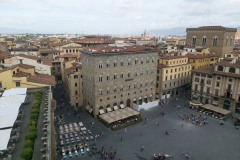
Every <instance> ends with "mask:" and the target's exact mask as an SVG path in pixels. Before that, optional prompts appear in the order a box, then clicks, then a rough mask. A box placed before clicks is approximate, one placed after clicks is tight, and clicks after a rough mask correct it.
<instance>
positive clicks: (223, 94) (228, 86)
mask: <svg viewBox="0 0 240 160" xmlns="http://www.w3.org/2000/svg"><path fill="white" fill-rule="evenodd" d="M192 73H193V79H192V91H191V92H192V94H191V96H192V99H194V100H199V101H200V102H201V103H203V104H213V105H216V106H218V107H221V108H224V109H227V110H230V111H232V112H233V113H235V112H237V113H240V60H235V59H230V58H225V59H223V60H221V61H220V62H218V63H217V64H216V65H214V66H209V67H205V68H200V69H196V70H192Z"/></svg>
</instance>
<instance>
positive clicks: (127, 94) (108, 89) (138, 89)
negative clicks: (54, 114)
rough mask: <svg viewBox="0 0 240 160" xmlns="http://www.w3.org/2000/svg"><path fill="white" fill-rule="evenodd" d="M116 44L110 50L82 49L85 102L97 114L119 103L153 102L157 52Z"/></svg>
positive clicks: (125, 104)
mask: <svg viewBox="0 0 240 160" xmlns="http://www.w3.org/2000/svg"><path fill="white" fill-rule="evenodd" d="M115 48H116V49H115V50H113V51H110V50H108V52H107V53H97V52H91V51H88V50H87V51H86V50H81V53H82V54H81V56H82V69H83V95H84V105H85V106H89V107H90V108H92V109H93V114H94V117H95V118H96V116H97V115H99V110H104V112H106V109H107V108H111V110H113V106H118V107H119V106H120V104H123V105H124V106H126V107H131V108H132V106H133V103H135V104H142V103H143V102H145V103H147V102H151V101H152V100H153V98H154V96H155V85H156V75H157V70H156V68H157V57H158V52H157V51H156V50H143V49H141V50H139V51H138V47H134V46H131V48H132V49H133V50H132V51H131V50H129V49H128V51H123V50H124V49H126V48H128V47H126V48H125V47H119V48H122V50H119V49H117V48H118V47H115ZM141 48H143V47H141Z"/></svg>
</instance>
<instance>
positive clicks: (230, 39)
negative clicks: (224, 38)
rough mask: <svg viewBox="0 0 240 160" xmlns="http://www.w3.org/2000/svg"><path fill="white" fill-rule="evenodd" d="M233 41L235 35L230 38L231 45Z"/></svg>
mask: <svg viewBox="0 0 240 160" xmlns="http://www.w3.org/2000/svg"><path fill="white" fill-rule="evenodd" d="M232 41H233V37H231V39H230V46H231V45H232Z"/></svg>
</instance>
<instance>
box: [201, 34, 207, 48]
mask: <svg viewBox="0 0 240 160" xmlns="http://www.w3.org/2000/svg"><path fill="white" fill-rule="evenodd" d="M206 43H207V37H206V36H203V37H202V46H205V45H206Z"/></svg>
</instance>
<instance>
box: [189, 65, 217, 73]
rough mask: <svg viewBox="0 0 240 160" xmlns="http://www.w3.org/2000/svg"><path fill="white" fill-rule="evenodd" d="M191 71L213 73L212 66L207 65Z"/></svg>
mask: <svg viewBox="0 0 240 160" xmlns="http://www.w3.org/2000/svg"><path fill="white" fill-rule="evenodd" d="M192 72H200V73H207V74H213V72H214V66H208V67H204V68H199V69H194V70H192Z"/></svg>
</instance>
